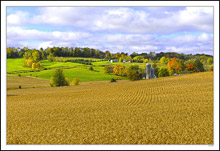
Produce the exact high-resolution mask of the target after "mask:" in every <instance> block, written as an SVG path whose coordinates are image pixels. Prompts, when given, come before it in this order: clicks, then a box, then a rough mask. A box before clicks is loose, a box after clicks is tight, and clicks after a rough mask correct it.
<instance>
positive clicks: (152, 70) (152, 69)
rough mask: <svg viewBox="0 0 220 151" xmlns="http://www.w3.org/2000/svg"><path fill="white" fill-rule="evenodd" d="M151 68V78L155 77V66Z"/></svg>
mask: <svg viewBox="0 0 220 151" xmlns="http://www.w3.org/2000/svg"><path fill="white" fill-rule="evenodd" d="M150 70H151V79H153V78H154V68H151V69H150Z"/></svg>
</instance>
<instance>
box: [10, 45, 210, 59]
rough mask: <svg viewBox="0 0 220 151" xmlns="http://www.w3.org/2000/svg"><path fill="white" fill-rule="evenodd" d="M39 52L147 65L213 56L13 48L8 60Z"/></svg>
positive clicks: (47, 56)
mask: <svg viewBox="0 0 220 151" xmlns="http://www.w3.org/2000/svg"><path fill="white" fill-rule="evenodd" d="M36 52H38V54H39V56H40V59H42V60H45V59H48V60H50V61H53V59H54V57H85V58H98V59H105V60H111V59H117V61H119V62H122V61H130V62H139V63H143V62H144V63H145V62H146V59H147V60H152V61H156V60H160V59H161V58H162V57H166V58H174V57H175V58H178V59H182V60H184V61H185V60H189V59H191V58H195V57H200V56H205V57H212V56H211V55H207V54H195V55H192V54H188V55H187V54H183V53H180V54H179V53H175V52H160V53H157V54H156V55H153V52H150V53H136V52H133V53H131V54H130V55H128V53H124V52H121V53H119V52H118V53H111V52H110V51H108V50H107V51H105V52H103V51H100V50H97V49H93V48H88V47H85V48H80V47H75V48H73V47H52V48H47V49H43V48H40V49H39V50H38V49H29V48H27V47H24V48H20V47H18V48H13V47H8V48H7V58H22V57H24V58H25V59H28V58H29V57H32V56H34V55H32V54H33V53H36ZM38 54H37V55H38Z"/></svg>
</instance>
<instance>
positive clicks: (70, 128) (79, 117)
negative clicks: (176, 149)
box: [7, 72, 213, 144]
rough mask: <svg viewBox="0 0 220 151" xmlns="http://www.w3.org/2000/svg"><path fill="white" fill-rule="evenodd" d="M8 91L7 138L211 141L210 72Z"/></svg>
mask: <svg viewBox="0 0 220 151" xmlns="http://www.w3.org/2000/svg"><path fill="white" fill-rule="evenodd" d="M7 94H8V96H7V144H213V73H212V72H207V73H195V74H189V75H182V76H173V77H165V78H159V79H152V80H141V81H134V82H132V81H127V80H122V81H118V82H116V83H110V82H107V81H100V82H84V83H81V85H79V86H67V87H53V88H35V89H19V90H9V91H8V92H7Z"/></svg>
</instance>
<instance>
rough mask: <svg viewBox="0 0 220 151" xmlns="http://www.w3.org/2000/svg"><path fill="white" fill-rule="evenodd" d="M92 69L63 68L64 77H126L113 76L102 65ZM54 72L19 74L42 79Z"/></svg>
mask: <svg viewBox="0 0 220 151" xmlns="http://www.w3.org/2000/svg"><path fill="white" fill-rule="evenodd" d="M93 69H94V71H90V70H89V67H86V66H80V67H76V68H71V69H63V71H64V74H65V77H68V78H69V79H70V80H71V81H72V79H73V78H75V77H77V78H79V79H80V81H103V80H110V79H112V78H115V79H126V78H124V77H119V76H115V75H113V74H106V73H104V67H93ZM54 72H55V69H53V70H43V71H41V72H30V73H21V76H33V77H37V78H42V79H48V80H49V79H50V78H51V77H52V76H53V74H54Z"/></svg>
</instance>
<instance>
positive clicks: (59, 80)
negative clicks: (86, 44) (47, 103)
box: [50, 69, 66, 87]
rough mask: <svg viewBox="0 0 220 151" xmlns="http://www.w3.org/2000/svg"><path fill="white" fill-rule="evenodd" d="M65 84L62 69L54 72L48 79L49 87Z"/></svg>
mask: <svg viewBox="0 0 220 151" xmlns="http://www.w3.org/2000/svg"><path fill="white" fill-rule="evenodd" d="M65 84H66V82H65V76H64V73H63V70H62V69H56V70H55V72H54V75H53V77H52V78H51V79H50V85H51V86H56V87H59V86H64V85H65Z"/></svg>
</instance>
